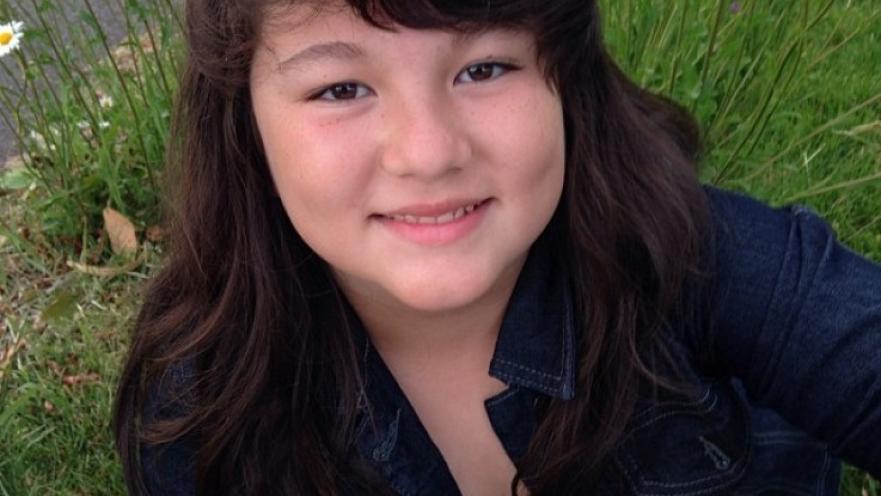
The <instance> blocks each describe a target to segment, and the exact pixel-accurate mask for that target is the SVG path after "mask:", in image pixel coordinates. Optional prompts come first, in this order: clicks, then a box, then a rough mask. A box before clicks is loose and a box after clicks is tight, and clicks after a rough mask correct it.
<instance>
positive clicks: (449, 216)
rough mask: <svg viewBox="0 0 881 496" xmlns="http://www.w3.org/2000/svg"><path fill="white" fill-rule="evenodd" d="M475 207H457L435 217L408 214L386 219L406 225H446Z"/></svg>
mask: <svg viewBox="0 0 881 496" xmlns="http://www.w3.org/2000/svg"><path fill="white" fill-rule="evenodd" d="M477 205H478V204H476V203H475V204H473V205H468V206H467V207H459V208H458V209H456V210H454V211H452V212H447V213H445V214H443V215H439V216H437V217H420V216H416V215H410V214H403V215H401V214H393V215H389V216H388V217H389V218H391V219H392V220H394V221H398V222H406V223H407V224H446V223H448V222H452V221H454V220H456V219H461V218H462V217H464V216H466V215H468V214H470V213H471V212H473V211H474V209H476V208H477Z"/></svg>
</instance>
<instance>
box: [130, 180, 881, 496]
mask: <svg viewBox="0 0 881 496" xmlns="http://www.w3.org/2000/svg"><path fill="white" fill-rule="evenodd" d="M706 192H707V195H708V197H709V200H710V206H711V210H712V220H713V222H712V225H713V238H714V241H713V243H712V246H713V247H714V248H713V250H712V251H711V259H710V260H708V263H709V271H710V275H711V276H712V277H711V279H710V280H711V283H710V284H708V285H705V286H701V287H700V288H699V289H697V287H695V288H693V291H700V293H701V294H699V295H691V296H696V297H697V298H698V299H699V300H700V301H704V302H706V304H704V305H700V306H699V307H698V312H697V314H696V315H692V316H690V317H689V320H688V321H687V322H686V321H685V320H682V321H674V322H673V323H672V324H671V325H670V326H669V328H668V329H666V333H665V335H664V337H665V340H666V341H667V344H668V347H669V349H670V350H671V352H672V353H673V355H674V357H675V358H676V361H677V363H678V364H679V367H680V373H681V374H683V375H684V376H685V378H686V379H687V381H688V382H689V383H690V384H693V385H694V386H695V388H696V391H697V394H694V395H681V396H680V395H677V394H674V393H663V392H662V393H660V394H659V395H658V396H654V397H652V398H646V399H645V400H644V401H641V402H640V404H639V407H638V409H637V413H636V414H635V416H634V417H633V419H632V420H631V423H630V427H629V429H628V432H627V435H626V436H625V437H624V438H623V439H622V441H621V443H620V445H619V447H618V449H617V451H616V453H615V455H614V457H613V461H612V463H611V464H610V466H609V467H608V470H607V471H606V478H605V480H604V482H603V485H602V489H601V490H600V494H608V495H625V494H632V495H641V496H668V495H669V496H674V495H677V496H686V495H688V496H708V495H723V494H724V495H760V494H767V495H771V494H774V495H835V494H838V485H839V477H840V470H841V468H840V462H839V461H838V457H841V458H844V459H846V460H848V461H849V462H850V463H852V464H854V465H857V466H859V467H862V468H863V469H865V470H868V471H869V472H870V473H872V474H874V475H875V476H876V477H878V476H881V266H878V265H875V264H872V263H871V262H869V261H867V260H865V259H863V258H861V257H859V256H857V255H855V254H854V253H852V252H850V251H849V250H847V249H846V248H844V247H843V246H841V245H840V244H838V243H837V242H836V241H835V239H834V236H833V234H832V232H831V230H830V229H829V227H828V226H827V224H826V223H825V222H824V221H823V220H821V219H820V218H819V217H817V216H816V215H814V214H812V213H811V212H810V211H808V210H807V209H805V208H803V207H790V208H784V209H771V208H769V207H766V206H764V205H762V204H760V203H758V202H755V201H753V200H751V199H748V198H746V197H743V196H740V195H736V194H732V193H729V192H724V191H721V190H718V189H714V188H709V187H708V188H706ZM559 262H560V261H559V260H558V258H557V257H556V256H555V254H554V253H553V252H552V251H551V249H550V247H549V246H548V245H547V244H545V243H543V242H542V240H539V242H538V243H536V246H535V247H534V248H533V250H532V251H531V253H530V256H529V259H528V260H527V263H526V265H525V266H524V269H523V272H522V273H521V275H520V278H519V279H518V282H517V287H516V288H515V291H514V294H513V296H512V299H511V301H510V303H509V307H508V310H507V312H506V315H505V318H504V322H503V324H502V328H501V331H500V334H499V338H498V342H497V344H496V349H495V353H494V356H493V359H492V363H491V365H490V370H489V373H490V375H492V376H493V377H496V378H498V379H500V380H501V381H503V382H504V383H506V384H507V385H508V387H507V389H506V390H505V391H503V392H501V393H499V394H498V395H496V396H494V397H493V398H490V399H488V400H486V403H485V404H486V409H487V413H488V416H489V419H490V421H491V423H492V426H493V429H494V430H495V432H496V434H497V435H498V437H499V439H500V440H501V442H502V445H503V446H504V448H505V450H506V451H507V453H508V455H509V456H510V457H511V459H513V460H517V459H519V458H520V456H521V455H522V454H523V452H524V451H525V449H526V447H527V444H528V442H529V440H530V437H531V435H532V432H533V430H534V428H535V423H536V419H535V413H534V405H535V402H536V400H537V399H539V398H541V397H547V396H550V397H555V398H560V399H563V400H571V399H572V398H573V397H574V395H575V394H577V391H576V385H575V364H576V359H577V357H576V356H575V345H574V342H575V333H576V332H577V331H576V327H575V320H574V319H575V317H574V315H573V304H572V301H571V296H570V288H569V286H568V283H567V279H566V274H565V272H564V271H563V270H562V269H561V264H560V263H559ZM359 332H361V333H362V336H364V334H363V330H359ZM364 342H365V343H367V345H366V347H365V350H364V351H365V353H364V355H363V356H364V362H363V367H364V377H365V378H366V384H365V394H364V398H363V400H364V401H362V406H363V410H364V412H366V411H367V409H368V407H369V410H370V411H371V412H372V419H373V422H368V416H367V415H366V414H365V415H364V416H363V418H362V422H361V424H360V428H359V433H358V439H357V446H358V449H359V451H360V453H361V455H362V456H363V457H364V458H365V459H367V460H369V461H370V462H371V463H372V465H373V466H374V467H375V468H376V470H377V471H378V472H379V473H380V474H382V476H383V477H384V478H385V479H386V480H387V481H388V482H389V483H390V484H391V486H392V487H393V488H394V489H396V490H397V491H398V492H399V493H400V494H402V495H405V496H406V495H412V496H416V495H420V496H427V495H455V494H459V490H458V488H457V487H456V484H455V482H454V480H453V478H452V476H451V474H450V471H449V469H448V468H447V465H446V463H445V462H444V460H443V458H442V456H441V454H440V452H439V451H438V449H437V447H436V446H435V445H434V444H433V443H432V441H431V439H430V438H429V436H428V433H427V432H426V430H425V428H424V427H423V426H422V424H421V423H420V421H419V418H418V417H417V416H416V414H415V412H414V410H413V408H412V407H411V406H410V404H409V403H408V401H407V399H406V397H405V396H404V394H403V393H402V391H401V389H400V388H399V387H398V385H397V383H396V382H395V380H394V378H393V377H392V375H391V373H390V372H389V370H388V369H387V368H386V366H385V365H384V363H383V362H382V359H381V358H380V356H379V355H378V354H377V353H376V352H374V351H373V350H372V349H371V348H370V347H369V342H368V341H367V340H366V338H365V339H364ZM371 425H373V426H376V428H375V429H374V428H373V427H370V426H371ZM168 448H170V449H169V450H168V451H167V452H166V456H163V457H161V459H157V457H156V456H155V455H156V452H155V450H153V449H149V450H144V451H143V454H144V467H145V475H146V478H147V481H148V486H149V487H150V488H151V490H152V492H153V494H174V495H187V494H193V489H192V487H193V484H192V470H191V469H190V468H189V467H191V466H192V459H191V452H190V451H189V450H188V449H187V448H186V447H185V446H184V445H182V444H179V445H172V446H170V447H168ZM160 479H161V480H160Z"/></svg>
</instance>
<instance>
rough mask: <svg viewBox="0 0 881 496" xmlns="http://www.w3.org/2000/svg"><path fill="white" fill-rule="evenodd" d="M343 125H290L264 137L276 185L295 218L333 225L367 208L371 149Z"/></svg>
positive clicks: (289, 211)
mask: <svg viewBox="0 0 881 496" xmlns="http://www.w3.org/2000/svg"><path fill="white" fill-rule="evenodd" d="M301 120H303V121H305V120H304V119H301ZM341 127H343V125H342V124H339V123H338V124H336V125H321V124H318V125H314V126H296V125H288V126H286V127H284V128H282V129H284V132H277V131H278V129H279V128H278V127H276V128H274V129H273V131H275V132H270V133H266V134H264V146H265V149H266V155H267V159H268V160H269V168H270V171H271V173H272V177H273V181H274V182H275V185H276V188H277V190H278V194H279V196H280V197H281V200H282V203H284V205H285V208H286V209H287V210H288V215H290V216H291V217H292V218H293V219H292V220H296V218H297V217H301V216H304V215H306V214H308V215H309V216H310V217H317V218H321V219H322V220H324V221H328V220H329V219H331V218H333V216H334V215H335V214H337V213H340V212H342V211H344V210H348V209H352V208H360V207H361V206H362V205H363V204H364V201H363V199H364V194H365V187H366V184H367V182H368V178H369V172H370V171H369V169H368V168H367V167H364V164H365V159H364V155H365V150H366V149H367V145H366V143H365V142H364V140H363V139H361V138H359V137H357V134H353V133H352V132H350V131H348V130H346V129H341Z"/></svg>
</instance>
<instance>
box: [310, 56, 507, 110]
mask: <svg viewBox="0 0 881 496" xmlns="http://www.w3.org/2000/svg"><path fill="white" fill-rule="evenodd" d="M486 66H489V67H491V69H492V73H491V77H490V78H489V79H483V80H477V81H475V80H473V79H472V80H471V81H464V82H465V83H475V84H480V83H484V82H487V81H493V80H495V79H498V78H499V77H501V76H503V75H505V74H507V73H508V72H513V71H518V70H520V69H521V67H519V66H517V65H514V64H511V63H507V62H492V61H489V62H478V63H476V64H471V65H469V66H468V67H466V68H464V69H462V71H460V72H459V73H458V74H456V78H455V81H456V82H462V81H459V79H460V78H461V77H462V76H463V75H469V74H470V72H469V71H470V70H471V69H475V68H479V67H484V68H485V67H486ZM469 77H472V76H469ZM352 86H354V87H355V95H354V96H353V97H351V98H338V97H336V96H333V92H334V91H335V90H340V89H343V88H347V89H349V90H351V88H352ZM372 92H373V91H372V90H371V89H369V88H368V87H366V86H364V85H363V84H361V83H358V82H355V81H344V82H341V83H334V84H332V85H330V86H325V87H324V88H321V89H320V90H318V91H317V92H316V93H314V94H313V95H312V96H310V97H309V100H323V101H327V102H343V101H347V100H355V99H357V98H361V97H364V96H367V95H368V94H370V93H372Z"/></svg>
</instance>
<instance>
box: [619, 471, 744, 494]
mask: <svg viewBox="0 0 881 496" xmlns="http://www.w3.org/2000/svg"><path fill="white" fill-rule="evenodd" d="M738 466H739V463H735V464H733V465H731V468H730V469H728V470H726V471H725V473H723V474H717V475H714V476H711V477H704V478H703V479H701V480H699V481H692V482H688V483H681V484H663V483H648V482H645V480H643V479H642V477H640V479H639V480H640V482H642V483H643V484H644V485H649V484H652V485H655V486H661V487H667V488H674V487H676V486H682V485H693V484H696V483H698V482H704V481H707V480H709V479H717V478H719V477H722V476H724V475H727V473H728V472H733V471H734V469H735V468H738ZM624 477H626V478H627V481H628V482H630V485H631V487H632V486H635V485H636V484H634V482H633V478H632V477H631V476H630V473H629V472H628V471H627V470H626V469H625V470H624ZM729 484H730V482H729ZM718 489H719V487H718V486H713V487H707V488H704V489H697V490H693V491H690V492H686V493H679V496H697V495H699V494H706V493H712V492H714V491H717V490H718ZM637 494H638V495H639V496H670V495H667V494H664V493H642V492H638V493H637Z"/></svg>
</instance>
